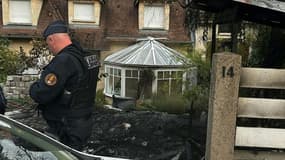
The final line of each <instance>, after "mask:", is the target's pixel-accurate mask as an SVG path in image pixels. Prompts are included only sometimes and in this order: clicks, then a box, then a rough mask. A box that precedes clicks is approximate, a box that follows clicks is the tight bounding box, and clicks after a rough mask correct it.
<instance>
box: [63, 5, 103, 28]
mask: <svg viewBox="0 0 285 160" xmlns="http://www.w3.org/2000/svg"><path fill="white" fill-rule="evenodd" d="M75 4H86V5H92V4H93V12H94V13H93V14H94V15H93V17H94V20H83V19H76V18H75V15H74V14H75ZM101 7H102V6H101V3H100V2H99V1H98V0H89V1H87V0H83V1H81V0H69V1H68V22H69V24H71V25H92V26H99V25H100V18H101V16H100V13H101Z"/></svg>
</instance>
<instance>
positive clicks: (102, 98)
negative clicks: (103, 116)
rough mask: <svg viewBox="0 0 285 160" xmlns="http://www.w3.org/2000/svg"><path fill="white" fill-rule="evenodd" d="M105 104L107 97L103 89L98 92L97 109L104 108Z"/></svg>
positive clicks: (96, 98)
mask: <svg viewBox="0 0 285 160" xmlns="http://www.w3.org/2000/svg"><path fill="white" fill-rule="evenodd" d="M104 104H106V100H105V95H104V93H103V89H99V90H97V91H96V97H95V107H96V108H98V107H103V106H104Z"/></svg>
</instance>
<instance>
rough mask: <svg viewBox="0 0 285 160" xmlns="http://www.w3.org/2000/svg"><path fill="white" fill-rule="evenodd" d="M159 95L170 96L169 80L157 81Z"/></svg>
mask: <svg viewBox="0 0 285 160" xmlns="http://www.w3.org/2000/svg"><path fill="white" fill-rule="evenodd" d="M157 94H158V95H161V96H166V95H169V80H158V81H157Z"/></svg>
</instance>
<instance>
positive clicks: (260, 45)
mask: <svg viewBox="0 0 285 160" xmlns="http://www.w3.org/2000/svg"><path fill="white" fill-rule="evenodd" d="M256 30H257V34H256V35H252V36H251V37H254V38H253V39H252V51H251V54H250V56H249V58H248V63H247V66H250V67H261V66H262V65H263V62H264V58H265V55H266V54H267V53H268V52H269V39H270V36H271V35H270V32H271V28H270V27H268V26H263V25H257V27H256Z"/></svg>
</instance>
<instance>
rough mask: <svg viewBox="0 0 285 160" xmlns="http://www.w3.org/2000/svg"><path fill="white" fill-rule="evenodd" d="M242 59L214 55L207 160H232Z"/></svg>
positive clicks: (228, 55) (230, 54)
mask: <svg viewBox="0 0 285 160" xmlns="http://www.w3.org/2000/svg"><path fill="white" fill-rule="evenodd" d="M240 70H241V56H240V55H237V54H233V53H225V52H224V53H215V54H214V55H213V61H212V70H211V87H210V95H209V110H208V127H207V146H206V160H233V158H234V142H235V127H236V113H237V105H238V91H239V81H240Z"/></svg>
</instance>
